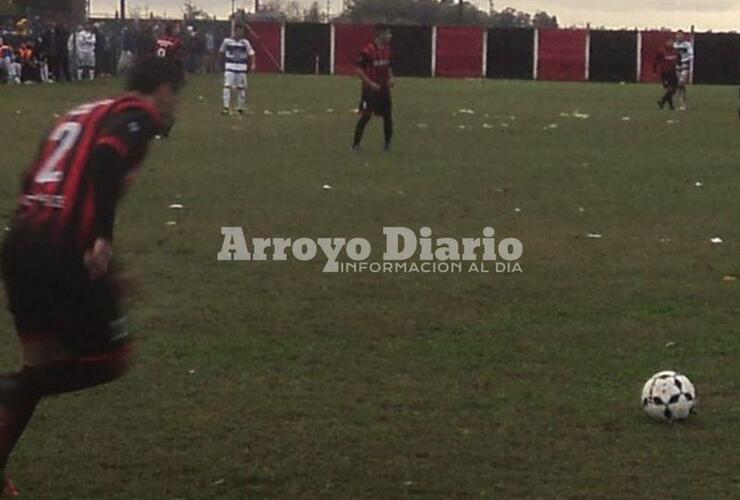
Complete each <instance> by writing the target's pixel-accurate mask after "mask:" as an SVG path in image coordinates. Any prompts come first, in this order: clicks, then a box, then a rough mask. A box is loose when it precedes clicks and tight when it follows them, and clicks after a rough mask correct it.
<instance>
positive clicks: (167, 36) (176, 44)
mask: <svg viewBox="0 0 740 500" xmlns="http://www.w3.org/2000/svg"><path fill="white" fill-rule="evenodd" d="M154 53H155V55H156V56H157V57H167V58H170V59H176V60H177V61H182V40H181V39H180V37H179V36H177V35H175V27H174V26H173V25H172V24H168V25H167V26H165V27H164V35H162V36H160V37H159V38H157V41H156V42H154Z"/></svg>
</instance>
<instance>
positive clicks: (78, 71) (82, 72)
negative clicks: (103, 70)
mask: <svg viewBox="0 0 740 500" xmlns="http://www.w3.org/2000/svg"><path fill="white" fill-rule="evenodd" d="M84 73H85V72H84V71H83V70H81V69H78V70H77V79H78V80H82V76H83V75H84Z"/></svg>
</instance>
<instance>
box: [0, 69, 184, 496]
mask: <svg viewBox="0 0 740 500" xmlns="http://www.w3.org/2000/svg"><path fill="white" fill-rule="evenodd" d="M182 82H183V74H182V69H181V68H180V67H179V66H178V65H177V64H175V63H174V62H173V61H172V60H169V59H166V58H156V57H146V58H143V59H141V60H140V61H138V62H137V63H136V65H135V66H134V67H133V68H132V69H131V71H130V73H129V80H128V85H127V87H128V92H127V93H125V94H123V95H121V96H118V97H114V98H111V99H106V100H103V101H98V102H93V103H90V104H85V105H83V106H79V107H77V108H76V109H74V110H72V111H70V112H69V113H67V114H66V115H65V116H64V117H62V118H61V119H59V121H58V122H57V123H56V124H55V125H54V127H53V128H52V130H51V132H50V134H49V135H48V137H47V138H46V139H45V140H44V141H43V143H42V144H41V148H40V150H39V154H38V157H37V158H36V160H35V161H34V163H33V164H32V165H31V167H30V169H29V170H28V171H27V173H26V175H25V176H24V178H23V183H22V189H21V194H20V199H19V205H18V209H17V212H16V214H15V216H14V218H13V221H12V223H11V228H10V231H9V232H8V233H7V236H6V238H5V241H4V242H3V245H2V257H1V259H0V262H1V264H2V266H1V267H2V277H3V282H4V284H5V288H6V291H7V296H8V305H9V309H10V311H11V313H12V314H13V316H14V319H15V327H16V331H17V333H18V336H19V338H20V341H21V345H22V350H23V361H24V363H23V369H22V370H20V371H18V372H14V373H9V374H5V375H2V376H0V417H2V418H0V481H4V486H2V487H4V488H5V491H4V494H8V495H12V494H13V493H14V492H15V489H14V486H13V485H12V483H11V482H10V481H9V480H7V478H5V466H6V464H7V461H8V457H9V456H10V453H11V452H12V450H13V448H14V446H15V444H16V442H17V441H18V439H19V438H20V436H21V434H22V433H23V431H24V429H25V427H26V425H27V424H28V422H29V420H30V418H31V416H32V414H33V412H34V409H35V408H36V405H37V404H38V402H39V400H40V399H41V398H43V397H45V396H49V395H53V394H61V393H66V392H71V391H76V390H80V389H85V388H88V387H93V386H96V385H100V384H103V383H107V382H110V381H112V380H115V379H116V378H118V377H120V376H121V375H123V373H124V372H125V371H126V369H127V366H128V356H129V353H130V350H131V340H130V338H129V337H128V335H127V332H126V328H125V323H124V320H123V316H122V311H121V309H120V305H119V287H118V285H117V279H116V276H115V274H114V273H113V272H112V270H111V256H112V252H113V250H112V248H113V226H114V218H115V212H116V205H117V203H118V200H119V198H120V196H121V195H122V194H123V192H124V191H125V188H126V187H127V186H128V185H129V184H130V181H132V180H133V175H134V174H135V173H136V171H137V169H138V167H139V165H140V163H141V162H142V160H143V159H144V156H145V155H146V151H147V146H148V144H149V142H150V141H151V140H152V138H153V137H154V135H155V134H156V133H158V131H159V130H160V129H162V128H164V127H166V126H167V125H168V124H170V123H171V122H172V121H173V120H174V112H175V107H176V104H177V93H178V91H179V90H180V88H181V86H182ZM2 495H3V493H0V496H2Z"/></svg>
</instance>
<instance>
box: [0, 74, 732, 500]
mask: <svg viewBox="0 0 740 500" xmlns="http://www.w3.org/2000/svg"><path fill="white" fill-rule="evenodd" d="M250 83H251V85H252V94H251V108H252V110H253V111H254V114H253V115H249V116H246V117H245V118H244V120H242V121H240V120H238V119H237V118H236V117H222V116H220V115H219V114H218V113H219V108H220V103H219V96H220V80H218V79H217V78H213V79H206V78H196V79H193V81H192V82H191V84H190V86H189V87H188V88H187V90H186V91H185V95H184V98H183V106H182V112H181V119H180V121H179V123H178V125H177V127H176V129H175V131H174V134H173V136H172V138H171V139H170V140H168V141H164V142H157V143H155V144H153V146H152V148H151V154H150V156H149V158H148V159H147V162H146V164H145V168H144V170H143V172H142V174H141V176H140V179H139V182H138V184H137V185H136V186H135V187H134V189H133V190H132V191H131V193H130V194H129V195H128V197H127V198H126V200H125V201H124V202H123V205H122V208H121V212H120V215H119V221H118V233H117V241H116V249H117V255H118V257H119V258H120V259H121V260H123V261H124V264H125V265H126V267H127V269H128V273H129V274H130V276H131V278H132V279H134V280H135V281H137V282H138V283H139V284H140V285H141V287H142V290H141V292H140V293H139V294H138V295H137V296H136V297H134V298H133V299H132V303H131V310H130V317H131V322H132V329H133V330H134V331H135V333H136V334H137V336H138V339H139V344H138V347H139V349H138V351H139V352H138V357H137V363H136V365H135V367H134V369H133V371H132V372H131V374H130V375H128V376H127V377H126V378H125V379H123V380H122V381H120V382H117V383H115V384H112V385H110V386H108V387H104V388H100V389H96V390H92V391H88V392H84V393H80V394H75V395H69V396H62V397H58V398H53V399H49V400H48V401H46V402H44V403H43V404H42V405H41V407H40V409H39V412H38V415H37V417H36V418H35V420H34V421H33V422H32V424H31V427H30V429H29V432H28V433H27V435H26V436H25V437H24V439H23V440H22V442H21V445H20V447H19V449H18V453H17V454H16V455H15V457H14V459H13V461H12V464H11V470H12V473H13V476H14V477H15V478H16V480H17V482H18V483H19V486H20V487H21V488H22V490H23V492H24V493H25V494H26V495H25V496H26V498H33V499H60V500H61V499H69V498H106V499H132V498H136V499H157V500H160V499H176V498H181V499H210V498H224V499H243V498H250V499H252V498H285V499H298V498H306V499H318V498H321V499H330V498H331V499H342V500H348V499H360V498H368V499H401V498H425V499H426V498H429V499H443V498H445V499H446V498H496V499H513V498H528V499H534V498H557V499H564V498H573V499H576V498H579V499H595V498H610V499H613V498H625V499H635V498H644V499H655V498H669V497H670V498H685V499H697V498H711V499H724V498H728V499H729V498H738V497H739V496H740V477H738V475H737V471H738V470H740V457H739V456H738V454H737V450H736V443H735V439H734V438H735V436H736V435H737V434H738V433H740V399H738V397H737V395H738V381H740V364H739V363H738V362H737V360H738V357H740V341H739V340H738V337H737V335H738V331H737V330H738V325H739V322H738V317H737V312H738V304H739V303H740V288H739V287H740V282H737V283H735V282H727V281H723V277H724V276H725V275H736V274H740V263H739V262H738V259H737V255H738V253H739V252H740V225H738V223H737V216H738V214H739V213H740V196H738V185H739V184H740V169H739V168H738V167H740V164H738V158H740V137H739V135H738V133H739V132H740V131H739V130H738V128H737V126H736V123H735V107H736V96H737V92H736V89H734V88H727V87H724V88H723V87H695V88H692V89H691V97H692V109H691V110H690V112H688V113H681V114H678V113H676V114H669V113H668V112H662V113H660V112H658V111H657V110H656V109H655V104H654V103H655V100H656V99H657V97H658V94H659V89H658V88H657V87H654V86H638V85H629V86H618V85H597V84H593V85H590V84H558V83H531V82H530V83H524V82H516V83H515V82H492V81H488V82H481V81H453V80H436V81H431V80H414V79H401V80H399V82H398V86H397V89H396V91H395V105H396V122H397V142H396V145H395V149H394V151H393V152H392V153H391V154H383V153H381V152H380V142H381V133H380V124H379V123H378V122H373V123H372V124H371V125H370V128H369V130H368V135H367V137H366V141H365V144H364V152H363V153H362V154H360V155H353V154H351V153H350V152H349V143H350V141H351V134H352V128H353V126H354V121H355V118H356V117H355V115H354V114H352V113H350V111H349V110H350V109H351V108H353V107H354V106H355V104H356V100H357V93H358V88H357V84H356V82H355V81H353V80H350V79H343V78H328V77H327V78H315V77H299V76H275V77H260V76H257V77H254V78H252V80H251V82H250ZM118 84H119V83H118V82H115V81H107V82H99V83H97V84H95V86H88V85H71V86H60V85H57V86H46V87H25V86H24V87H5V88H2V89H1V91H2V97H1V98H0V116H3V117H4V119H5V126H4V127H3V129H4V130H3V133H2V134H1V135H0V150H1V151H3V152H4V153H3V156H2V170H1V172H2V176H3V177H2V182H0V213H2V214H3V215H4V216H5V217H4V218H5V219H7V217H8V216H9V214H10V213H11V211H12V208H13V204H14V198H15V195H16V190H17V182H16V181H17V176H18V174H19V172H20V171H21V169H22V167H23V166H24V165H25V164H26V163H27V162H28V160H29V158H31V157H32V156H33V153H34V151H35V149H36V147H37V141H38V139H39V137H40V135H41V133H42V130H44V129H45V128H46V127H47V126H48V125H49V123H50V121H51V117H52V114H53V113H54V112H63V111H64V110H66V109H67V108H68V107H70V106H71V105H73V104H75V103H79V102H81V101H84V100H88V99H90V98H92V97H94V96H104V95H107V94H109V93H111V92H113V91H114V89H115V88H117V86H118ZM198 96H204V99H203V100H202V101H201V100H199V99H198ZM296 108H297V109H301V110H303V112H301V113H299V114H291V115H288V116H283V115H278V114H277V112H278V111H280V110H293V109H296ZM328 108H333V109H334V110H335V111H334V112H333V113H329V112H327V109H328ZM461 108H469V109H473V110H475V111H476V114H475V115H466V114H457V115H454V113H456V112H457V111H458V110H459V109H461ZM576 109H577V110H579V111H580V112H583V113H588V114H590V119H587V120H583V119H577V118H564V117H561V116H560V114H561V113H562V112H567V113H571V112H573V111H574V110H576ZM16 110H19V111H20V112H21V114H20V115H16V114H15V113H16ZM265 110H270V111H271V112H272V114H269V115H268V114H265ZM486 115H488V116H486ZM511 116H515V117H516V119H511V118H510V117H511ZM623 116H629V117H630V118H631V120H630V121H623V120H622V117H623ZM669 119H673V120H678V123H675V124H669V123H667V120H669ZM420 123H424V124H427V125H428V126H427V127H426V128H420V127H419V124H420ZM484 123H488V124H490V125H493V128H492V129H487V128H483V124H484ZM502 123H505V124H506V125H507V126H506V127H504V126H502V125H501V124H502ZM552 123H557V124H558V128H557V129H552V130H547V131H546V130H544V128H545V127H546V126H547V125H549V124H552ZM460 125H469V126H472V128H468V129H460V128H459V126H460ZM695 182H702V183H704V187H703V188H698V187H696V186H695V185H694V183H695ZM324 184H331V186H332V190H331V191H324V190H323V189H322V186H323V185H324ZM173 202H180V203H183V204H184V205H185V209H184V210H182V211H172V210H169V209H168V205H169V204H170V203H173ZM516 208H519V209H520V210H521V211H520V212H516V211H515V209H516ZM168 220H176V221H177V223H178V224H177V226H175V227H168V226H166V225H165V223H166V221H168ZM226 225H236V226H244V227H245V228H246V230H247V236H248V237H262V236H264V237H269V236H287V237H298V236H309V237H321V236H345V237H352V236H361V237H365V238H368V239H370V240H371V241H372V242H373V243H374V244H375V246H376V248H382V227H383V226H393V225H401V226H408V227H412V228H418V227H420V226H422V225H429V226H431V227H432V228H433V229H434V231H435V234H436V235H451V236H454V237H460V238H461V237H466V236H476V235H479V234H480V231H481V229H482V228H483V227H484V226H487V225H492V226H495V227H496V229H497V233H498V234H500V235H506V236H514V237H517V238H519V239H521V240H522V241H523V243H524V248H525V252H524V257H523V258H522V261H521V262H522V265H523V267H524V272H523V273H521V274H512V275H497V274H467V273H465V274H452V275H423V274H395V275H389V274H386V275H377V274H339V275H331V274H323V273H322V272H321V268H322V267H323V262H320V261H318V260H317V261H314V262H309V263H301V262H284V263H270V262H268V263H221V262H217V261H216V253H217V252H218V251H219V250H220V248H221V243H222V239H221V235H220V228H221V226H226ZM588 233H600V234H603V239H600V240H594V239H588V238H586V237H585V235H586V234H588ZM717 235H719V236H721V237H722V238H723V239H724V241H725V242H724V244H722V245H712V244H710V242H709V239H710V238H711V237H713V236H717ZM661 239H662V240H663V241H661ZM666 240H670V241H666ZM1 319H2V324H3V325H5V327H4V328H3V330H5V331H6V336H5V341H4V342H3V345H4V346H5V347H4V348H3V349H2V355H1V356H0V365H1V366H2V368H4V369H15V368H17V367H18V350H17V347H16V342H15V340H14V339H13V337H12V331H11V321H10V317H9V316H8V315H7V314H6V313H2V318H1ZM669 343H672V344H669ZM667 368H671V369H676V370H681V371H683V372H684V373H686V374H687V375H688V376H689V377H691V378H692V380H693V381H694V382H695V384H696V385H697V388H698V391H699V394H700V398H701V401H700V412H699V415H698V416H697V417H695V418H693V419H692V420H691V421H689V422H687V423H685V424H681V425H658V424H653V423H651V422H650V421H648V420H647V418H646V417H645V416H644V415H643V414H642V412H641V410H640V407H639V391H640V388H641V386H642V383H643V381H644V380H645V379H646V378H647V377H648V376H650V375H651V374H652V373H654V372H656V371H659V370H661V369H667ZM193 371H194V372H193Z"/></svg>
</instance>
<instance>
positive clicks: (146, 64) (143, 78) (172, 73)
mask: <svg viewBox="0 0 740 500" xmlns="http://www.w3.org/2000/svg"><path fill="white" fill-rule="evenodd" d="M184 83H185V72H184V71H183V68H182V64H180V62H179V61H177V60H175V59H170V58H167V57H154V56H147V57H142V58H141V59H139V60H138V61H136V63H135V64H134V66H133V67H132V68H131V70H130V71H129V74H128V82H127V84H126V89H127V90H130V91H133V92H141V93H142V94H145V95H151V94H153V93H154V92H156V91H157V89H158V88H159V87H161V86H162V85H166V84H170V85H172V90H174V91H175V92H178V91H179V90H180V89H181V88H182V86H183V84H184Z"/></svg>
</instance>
